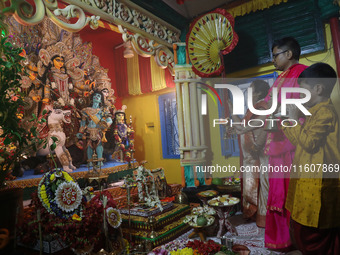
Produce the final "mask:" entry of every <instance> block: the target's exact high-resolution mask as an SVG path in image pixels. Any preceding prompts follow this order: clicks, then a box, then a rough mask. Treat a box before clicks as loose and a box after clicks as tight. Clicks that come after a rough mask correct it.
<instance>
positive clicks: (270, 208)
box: [265, 64, 307, 249]
mask: <svg viewBox="0 0 340 255" xmlns="http://www.w3.org/2000/svg"><path fill="white" fill-rule="evenodd" d="M306 68H307V66H305V65H301V64H295V65H293V66H291V67H290V68H289V69H288V70H286V71H284V72H283V73H282V74H281V75H280V76H279V77H278V78H277V80H276V81H275V83H274V85H273V87H277V88H278V92H279V96H278V102H279V103H281V94H280V93H281V88H282V87H298V86H299V85H298V83H297V78H298V77H299V75H300V74H301V72H302V71H303V70H305V69H306ZM271 90H272V89H270V91H269V94H268V95H267V97H266V98H265V100H266V101H268V100H269V98H270V95H271ZM298 96H299V95H296V94H292V93H291V94H288V95H287V98H296V97H298ZM294 152H295V147H294V146H293V145H292V144H291V143H290V142H289V140H288V139H287V138H286V136H285V135H284V134H283V132H282V130H281V129H280V130H279V131H278V132H272V133H268V136H267V142H266V146H265V154H267V155H268V156H269V160H268V164H269V165H270V166H290V165H291V164H292V162H293V158H294ZM289 174H290V173H284V172H275V173H268V175H269V191H268V202H267V214H266V228H265V246H266V247H268V248H270V249H284V248H287V247H289V246H291V244H292V243H291V240H290V236H289V218H290V213H289V211H288V210H286V209H285V202H286V196H287V191H288V185H289Z"/></svg>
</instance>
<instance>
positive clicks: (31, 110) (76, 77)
mask: <svg viewBox="0 0 340 255" xmlns="http://www.w3.org/2000/svg"><path fill="white" fill-rule="evenodd" d="M6 23H7V24H8V25H9V33H8V34H9V35H10V36H9V40H10V42H11V43H12V44H13V45H14V46H16V47H21V48H23V49H24V54H25V60H24V63H23V64H24V66H25V67H26V70H25V72H23V75H22V85H21V89H22V91H23V92H24V93H25V101H26V106H25V108H24V109H23V121H25V122H26V123H27V125H25V126H26V127H27V128H28V129H29V128H30V127H31V126H32V125H36V123H34V122H32V121H29V120H31V119H32V115H33V116H34V115H35V116H37V118H38V119H39V118H45V119H46V120H47V122H43V124H42V125H40V126H39V128H38V130H39V136H40V137H41V138H46V139H47V141H48V144H52V143H53V139H52V137H56V138H57V139H58V140H57V142H56V148H55V149H54V153H55V154H56V155H57V158H58V160H59V162H60V164H61V165H62V167H63V168H64V170H66V171H68V172H70V171H72V170H73V169H75V168H76V166H79V165H80V164H81V163H85V162H87V161H86V160H87V159H91V158H92V157H93V156H94V155H95V156H96V158H98V159H101V158H104V157H105V156H106V155H108V154H109V155H111V154H113V155H114V157H116V160H119V161H129V160H130V159H131V158H132V156H131V155H133V151H134V149H133V129H132V125H131V123H128V122H126V118H125V113H124V110H125V109H126V106H124V107H122V109H121V110H117V109H116V107H115V96H114V90H113V89H112V88H111V80H110V78H109V77H108V74H107V73H108V70H107V69H104V68H103V67H102V66H101V65H100V61H99V58H98V57H97V56H95V55H93V54H92V44H91V42H82V40H81V38H80V36H79V34H74V33H70V32H67V31H65V30H62V29H61V28H59V27H57V26H56V25H55V24H53V23H52V22H51V21H50V20H48V19H45V20H44V21H43V22H42V23H40V24H39V25H36V26H22V25H21V24H19V23H18V22H16V21H15V19H14V18H12V17H9V18H8V19H7V20H6ZM118 113H119V114H118ZM122 115H124V118H123V119H122V120H120V119H118V118H117V117H118V116H122ZM49 148H50V147H47V149H46V148H45V149H44V148H41V149H40V150H39V151H38V153H37V155H38V156H44V155H47V154H49V150H48V149H49ZM83 150H85V152H84V153H83ZM27 154H29V152H27ZM28 156H32V155H28ZM100 163H101V164H102V162H100Z"/></svg>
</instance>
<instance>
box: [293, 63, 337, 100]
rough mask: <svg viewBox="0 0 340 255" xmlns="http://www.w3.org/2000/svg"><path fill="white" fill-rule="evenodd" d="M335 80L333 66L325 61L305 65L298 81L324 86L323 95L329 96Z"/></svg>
mask: <svg viewBox="0 0 340 255" xmlns="http://www.w3.org/2000/svg"><path fill="white" fill-rule="evenodd" d="M336 80H337V75H336V72H335V71H334V69H333V67H331V66H330V65H329V64H326V63H316V64H313V65H311V66H310V67H307V68H306V69H305V70H304V71H303V72H302V73H301V74H300V76H299V78H298V83H299V84H301V83H302V82H304V83H306V84H308V85H309V86H315V85H316V84H321V85H322V86H323V88H324V92H325V96H330V95H331V93H332V90H333V88H334V85H335V83H336Z"/></svg>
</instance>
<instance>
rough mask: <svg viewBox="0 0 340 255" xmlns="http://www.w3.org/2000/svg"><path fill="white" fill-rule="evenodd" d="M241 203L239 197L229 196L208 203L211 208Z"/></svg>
mask: <svg viewBox="0 0 340 255" xmlns="http://www.w3.org/2000/svg"><path fill="white" fill-rule="evenodd" d="M238 202H240V199H239V198H237V197H231V196H229V195H223V196H218V197H215V198H213V199H211V200H209V201H208V204H209V205H211V206H226V205H234V204H237V203H238Z"/></svg>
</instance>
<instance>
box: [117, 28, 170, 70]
mask: <svg viewBox="0 0 340 255" xmlns="http://www.w3.org/2000/svg"><path fill="white" fill-rule="evenodd" d="M118 28H119V30H120V32H121V33H122V35H123V40H124V42H129V41H130V42H131V43H132V46H133V48H134V50H135V51H136V52H137V53H138V54H139V55H141V56H143V57H151V56H153V57H154V58H155V61H156V63H157V65H158V66H159V67H161V68H162V69H165V68H169V71H170V73H171V74H172V75H174V71H173V67H174V54H173V53H172V51H171V50H170V49H169V48H168V47H166V46H165V45H162V44H157V43H156V42H155V41H153V40H149V39H148V38H146V37H144V36H143V35H141V34H138V33H137V34H134V35H132V34H129V33H128V31H127V29H125V28H123V27H122V26H120V25H119V26H118Z"/></svg>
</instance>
